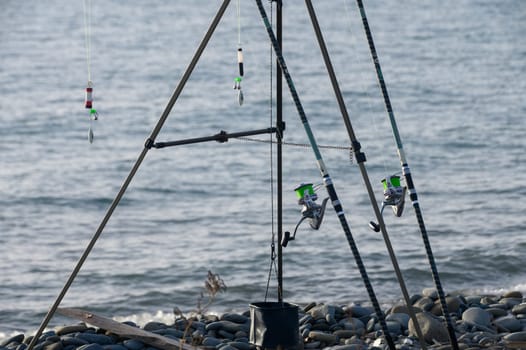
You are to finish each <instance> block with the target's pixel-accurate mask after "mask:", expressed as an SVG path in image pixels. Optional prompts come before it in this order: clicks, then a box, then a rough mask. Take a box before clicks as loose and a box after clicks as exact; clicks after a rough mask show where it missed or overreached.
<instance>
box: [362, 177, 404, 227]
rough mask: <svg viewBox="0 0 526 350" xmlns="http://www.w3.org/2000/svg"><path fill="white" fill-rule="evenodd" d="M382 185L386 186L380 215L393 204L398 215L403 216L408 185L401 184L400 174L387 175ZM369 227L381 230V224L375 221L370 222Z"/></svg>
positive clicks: (393, 208) (392, 207)
mask: <svg viewBox="0 0 526 350" xmlns="http://www.w3.org/2000/svg"><path fill="white" fill-rule="evenodd" d="M382 185H383V187H384V200H383V201H382V208H381V210H380V215H383V212H384V209H385V207H387V206H391V209H392V210H393V214H394V215H395V216H396V217H400V216H402V213H403V211H404V204H405V194H406V192H407V187H406V186H402V185H401V184H400V176H398V175H391V176H387V177H386V178H385V179H383V180H382ZM369 227H370V228H371V229H372V230H373V231H375V232H380V225H378V224H377V223H375V222H374V221H371V222H369Z"/></svg>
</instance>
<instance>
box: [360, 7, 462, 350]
mask: <svg viewBox="0 0 526 350" xmlns="http://www.w3.org/2000/svg"><path fill="white" fill-rule="evenodd" d="M356 3H357V5H358V9H359V10H360V16H361V18H362V22H363V28H364V31H365V35H366V36H367V42H368V44H369V51H370V52H371V57H372V60H373V63H374V67H375V69H376V76H377V79H378V83H379V84H380V89H381V90H382V95H383V98H384V104H385V109H386V110H387V114H388V115H389V121H390V122H391V129H392V131H393V135H394V138H395V141H396V146H397V152H398V156H399V158H400V164H401V166H402V174H403V175H404V178H405V182H406V185H407V187H408V189H409V198H411V201H412V204H413V208H414V210H415V215H416V218H417V221H418V226H419V227H420V233H421V235H422V240H423V241H424V246H425V249H426V254H427V258H428V260H429V265H430V267H431V273H432V275H433V281H434V282H435V287H436V289H437V293H438V298H439V300H440V305H441V307H442V314H443V315H444V319H445V322H446V326H447V330H448V333H449V340H450V342H451V347H452V348H453V350H458V342H457V337H456V334H455V329H454V328H453V325H452V323H451V317H450V315H449V311H448V307H447V303H446V298H445V294H444V290H443V289H442V284H441V283H440V277H439V275H438V270H437V267H436V264H435V259H434V257H433V251H432V250H431V244H430V242H429V237H428V235H427V230H426V225H425V223H424V217H423V215H422V210H421V209H420V204H419V202H418V196H417V193H416V188H415V185H414V183H413V178H412V176H411V171H410V169H409V164H408V163H407V159H406V156H405V153H404V147H403V145H402V139H401V138H400V133H399V131H398V127H397V125H396V119H395V116H394V112H393V108H392V105H391V100H390V98H389V93H388V92H387V86H386V84H385V80H384V77H383V74H382V68H381V67H380V60H379V59H378V54H377V52H376V48H375V45H374V41H373V35H372V33H371V29H370V28H369V22H368V21H367V15H366V13H365V8H364V6H363V2H362V0H356Z"/></svg>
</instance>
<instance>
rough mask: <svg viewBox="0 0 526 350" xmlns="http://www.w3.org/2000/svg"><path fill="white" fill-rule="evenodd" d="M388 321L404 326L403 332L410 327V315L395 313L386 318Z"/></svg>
mask: <svg viewBox="0 0 526 350" xmlns="http://www.w3.org/2000/svg"><path fill="white" fill-rule="evenodd" d="M385 319H386V321H395V322H398V323H399V324H400V326H402V330H405V329H407V328H408V327H409V319H410V317H409V315H408V314H405V313H393V314H389V315H387V317H386V318H385Z"/></svg>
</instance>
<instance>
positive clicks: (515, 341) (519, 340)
mask: <svg viewBox="0 0 526 350" xmlns="http://www.w3.org/2000/svg"><path fill="white" fill-rule="evenodd" d="M502 339H503V340H504V342H505V343H506V345H507V346H508V348H509V349H526V331H522V332H515V333H511V334H508V335H505V336H504V337H502Z"/></svg>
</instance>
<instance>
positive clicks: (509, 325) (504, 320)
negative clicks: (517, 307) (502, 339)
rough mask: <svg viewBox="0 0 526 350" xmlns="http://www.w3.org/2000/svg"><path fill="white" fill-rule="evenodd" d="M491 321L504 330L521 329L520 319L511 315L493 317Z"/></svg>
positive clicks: (517, 330)
mask: <svg viewBox="0 0 526 350" xmlns="http://www.w3.org/2000/svg"><path fill="white" fill-rule="evenodd" d="M493 323H495V325H496V326H497V327H499V328H501V329H502V330H503V331H505V332H506V331H507V332H519V331H521V330H522V324H521V321H519V320H517V319H516V318H515V317H513V316H511V315H510V316H503V317H499V318H497V319H495V320H494V321H493Z"/></svg>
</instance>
